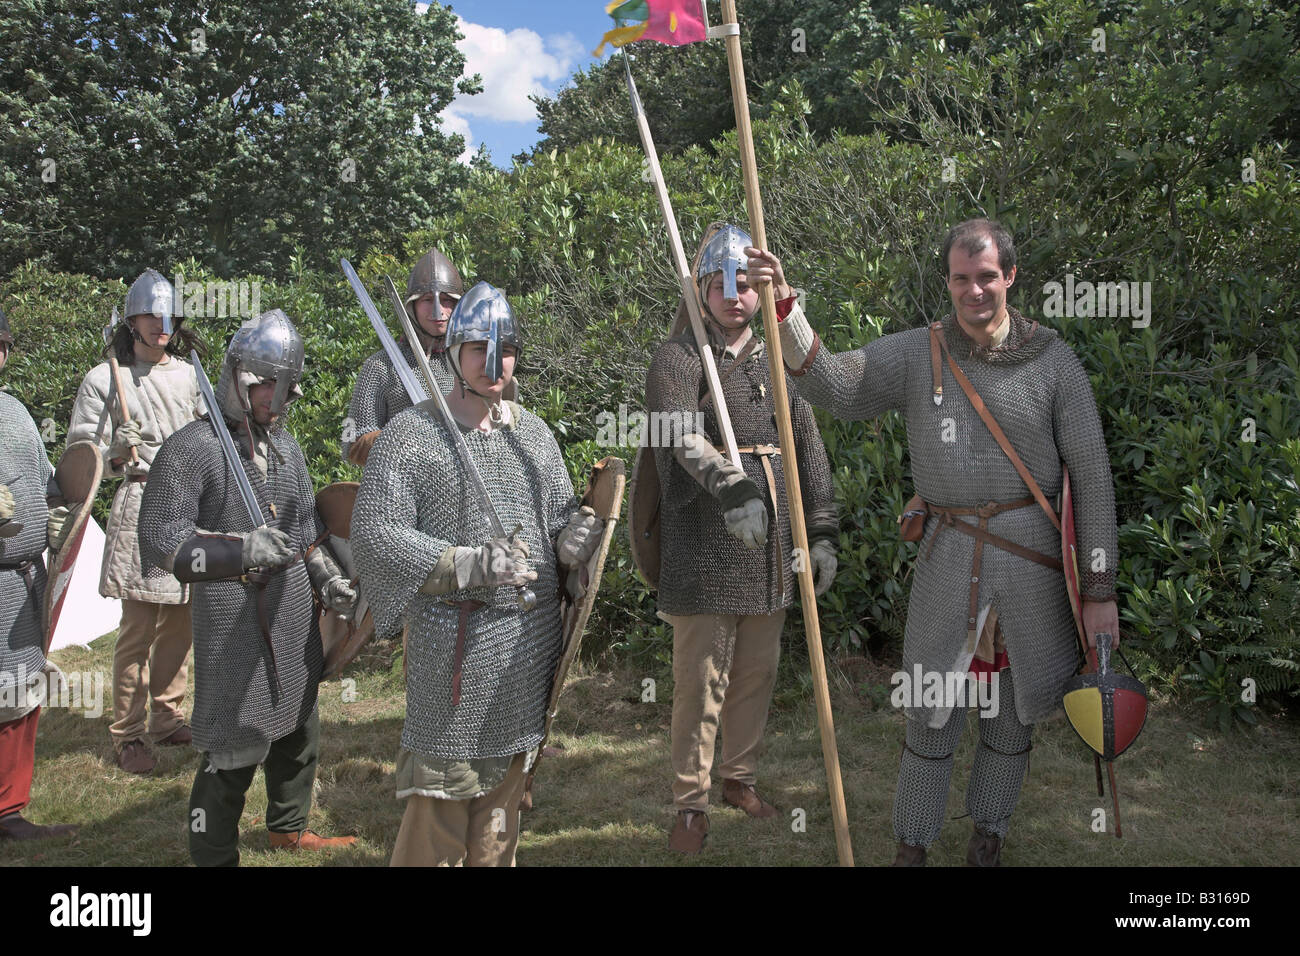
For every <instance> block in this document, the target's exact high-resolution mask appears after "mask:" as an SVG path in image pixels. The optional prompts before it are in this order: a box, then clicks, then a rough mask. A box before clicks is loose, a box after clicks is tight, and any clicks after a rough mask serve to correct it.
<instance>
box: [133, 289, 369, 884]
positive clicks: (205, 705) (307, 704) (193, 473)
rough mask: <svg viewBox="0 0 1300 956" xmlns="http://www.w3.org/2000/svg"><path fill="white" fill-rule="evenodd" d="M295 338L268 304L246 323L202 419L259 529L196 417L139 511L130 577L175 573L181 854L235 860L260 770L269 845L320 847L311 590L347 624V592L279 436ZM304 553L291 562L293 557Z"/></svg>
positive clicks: (292, 448)
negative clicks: (248, 496)
mask: <svg viewBox="0 0 1300 956" xmlns="http://www.w3.org/2000/svg"><path fill="white" fill-rule="evenodd" d="M302 367H303V341H302V336H301V335H299V333H298V331H297V329H295V328H294V326H293V324H292V323H291V322H290V321H289V318H288V317H287V316H286V315H285V314H284V313H283V312H282V311H280V310H279V309H275V310H273V311H270V312H265V313H263V314H262V315H259V316H257V317H256V318H254V319H250V320H249V321H247V322H245V323H244V324H243V325H242V326H241V327H240V328H239V330H238V331H237V332H236V333H235V335H234V337H233V338H232V339H231V341H230V345H229V347H228V348H227V350H226V356H225V361H224V363H223V364H222V368H221V377H220V379H219V380H218V382H217V385H216V389H215V393H216V401H217V404H218V405H219V408H217V409H209V410H208V415H209V416H212V415H215V416H216V419H215V424H216V425H217V426H218V427H221V428H225V429H227V430H228V431H229V433H230V436H231V438H232V439H233V441H234V446H235V449H236V454H237V455H238V456H239V466H240V467H241V468H242V470H243V472H244V474H245V475H246V476H247V478H248V481H249V484H250V485H251V486H252V489H253V494H254V496H255V498H256V499H257V503H258V506H259V507H260V509H261V512H262V514H263V515H264V516H266V517H267V519H268V523H267V524H266V525H264V526H261V527H258V528H253V527H252V522H251V519H250V516H249V513H248V510H247V508H246V506H245V504H244V501H243V498H242V497H241V495H240V492H239V487H238V485H237V483H236V480H235V477H234V473H233V472H231V470H230V468H229V466H228V463H227V461H226V459H225V457H224V456H223V453H222V450H221V446H220V444H219V442H218V439H217V435H216V433H215V431H214V427H213V426H214V422H213V420H211V419H205V420H201V421H195V422H191V423H190V424H188V425H186V426H185V427H184V428H181V429H179V430H177V431H176V432H174V433H173V434H172V435H171V436H170V437H169V438H168V439H167V440H166V441H165V442H163V445H162V448H161V449H159V451H158V454H157V455H156V456H155V457H154V461H153V466H152V468H151V469H150V474H149V482H148V484H147V485H146V486H145V493H144V501H143V503H142V504H141V506H140V532H139V534H140V551H141V554H142V556H143V559H144V568H145V579H146V580H151V579H153V578H156V577H158V576H162V575H163V574H165V573H169V572H170V573H172V574H174V575H175V576H176V577H177V578H178V579H179V580H180V581H182V582H184V583H186V584H191V585H193V586H192V588H191V592H192V600H193V604H194V610H193V624H194V627H193V632H194V672H195V673H194V677H195V680H194V690H195V694H194V696H195V700H194V716H193V718H192V725H193V732H194V745H195V746H196V747H197V748H198V749H199V750H200V751H201V752H202V758H201V759H200V761H199V771H198V773H197V774H196V775H195V778H194V788H193V791H192V793H191V795H190V817H189V844H190V856H191V858H192V859H193V860H194V862H195V864H197V865H199V866H233V865H236V864H238V862H239V848H238V843H239V816H240V813H241V812H242V811H243V808H244V795H245V793H246V792H247V790H248V787H249V786H250V785H251V783H252V781H253V775H254V774H255V773H256V772H257V766H258V764H264V765H265V773H266V794H267V811H266V825H267V829H268V830H269V831H270V844H271V846H272V848H291V849H309V850H317V849H325V848H328V847H334V846H347V845H351V844H352V843H354V842H355V838H354V837H336V838H334V839H326V838H323V837H320V836H318V835H316V834H315V833H313V832H312V831H311V830H308V829H307V815H308V812H309V810H310V809H311V796H312V784H313V782H314V780H315V778H316V763H317V757H318V753H319V744H320V722H319V717H318V715H317V709H316V689H317V685H318V684H319V682H320V679H321V667H322V663H323V654H322V649H321V639H320V633H319V630H318V627H317V617H316V609H315V605H314V602H313V597H312V589H313V588H316V589H317V590H318V591H319V593H320V596H321V600H322V602H323V603H324V604H326V605H328V606H330V607H332V608H334V609H335V610H337V611H338V612H339V613H340V614H341V615H344V616H345V617H346V616H349V615H350V614H351V613H352V611H353V610H354V608H355V606H356V599H357V596H356V593H355V591H354V590H353V589H352V588H351V586H350V585H349V584H348V582H347V580H346V579H345V578H344V577H343V575H342V573H341V572H340V570H339V567H338V564H337V563H336V561H335V560H334V559H333V558H332V557H331V556H330V554H329V552H328V551H326V550H325V549H324V548H323V547H320V546H319V544H320V542H321V541H322V539H323V537H324V535H325V529H324V526H323V523H322V522H321V520H320V518H319V516H318V515H317V513H316V506H315V498H314V496H313V494H312V485H311V478H310V476H309V475H308V473H307V463H306V461H304V459H303V455H302V450H301V449H300V448H299V447H298V443H297V442H296V441H295V440H294V438H293V436H292V435H291V434H289V432H288V431H287V430H286V429H285V428H284V425H283V420H284V415H285V413H286V411H287V409H288V406H289V403H290V402H291V401H293V399H294V398H295V397H297V396H298V395H300V394H301V392H300V391H299V389H298V380H299V378H300V376H301V374H302ZM300 558H303V559H304V560H299V559H300Z"/></svg>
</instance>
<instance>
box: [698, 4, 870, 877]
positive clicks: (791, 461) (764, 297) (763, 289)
mask: <svg viewBox="0 0 1300 956" xmlns="http://www.w3.org/2000/svg"><path fill="white" fill-rule="evenodd" d="M722 19H723V24H724V29H728V28H730V32H729V33H728V34H727V35H726V44H727V65H728V67H729V69H730V71H731V97H732V100H733V101H734V104H735V109H736V134H737V137H738V138H739V141H740V162H741V168H742V169H743V171H744V174H745V205H746V206H747V207H748V209H749V226H750V235H751V236H752V237H753V239H754V245H755V246H756V247H758V248H759V249H766V248H767V229H766V227H765V225H764V223H763V199H762V196H761V195H760V193H759V188H758V163H757V161H756V160H755V158H754V132H753V130H752V129H751V127H750V123H749V94H748V92H747V91H746V89H745V68H744V64H743V63H742V62H741V52H740V32H739V27H738V20H737V19H736V0H722ZM732 24H737V26H736V27H734V28H733V27H731V25H732ZM758 289H759V300H760V302H761V303H762V308H763V334H764V339H765V342H766V344H767V361H768V368H769V370H770V371H771V376H772V390H773V396H772V400H773V403H774V404H775V406H776V425H777V434H778V435H779V436H780V441H781V468H782V469H783V470H784V472H785V490H786V498H787V501H788V505H789V508H790V529H791V531H792V532H793V537H794V547H795V554H796V555H802V556H803V560H802V561H797V562H796V566H797V567H798V568H799V572H798V575H799V595H800V598H801V603H802V606H803V619H804V630H805V632H806V634H807V638H808V658H809V660H810V662H811V664H812V676H813V693H814V695H815V698H816V702H817V726H818V728H819V730H820V731H821V738H822V757H823V759H824V760H825V762H826V783H827V789H828V790H829V792H830V799H831V817H832V819H833V821H834V824H835V850H836V853H837V855H838V856H839V861H840V865H841V866H852V865H853V845H852V843H851V842H850V840H849V821H848V814H847V812H846V811H845V809H844V783H843V781H842V780H841V779H840V758H839V752H838V749H837V748H836V745H835V722H834V719H833V718H832V717H831V697H830V689H829V688H828V686H827V683H826V661H825V658H824V657H823V655H822V634H821V627H820V625H819V624H818V621H817V595H816V592H815V591H814V590H813V575H812V563H811V561H810V560H809V557H808V528H807V526H806V525H805V523H804V514H803V495H802V494H801V493H800V490H799V468H798V462H797V461H796V459H795V447H794V429H793V426H792V425H791V423H790V403H789V399H788V397H787V389H786V384H785V361H784V359H783V357H782V355H781V335H780V332H779V331H778V327H777V319H776V299H775V297H774V295H773V290H772V284H771V283H770V282H765V283H763V284H762V285H760V286H759V287H758Z"/></svg>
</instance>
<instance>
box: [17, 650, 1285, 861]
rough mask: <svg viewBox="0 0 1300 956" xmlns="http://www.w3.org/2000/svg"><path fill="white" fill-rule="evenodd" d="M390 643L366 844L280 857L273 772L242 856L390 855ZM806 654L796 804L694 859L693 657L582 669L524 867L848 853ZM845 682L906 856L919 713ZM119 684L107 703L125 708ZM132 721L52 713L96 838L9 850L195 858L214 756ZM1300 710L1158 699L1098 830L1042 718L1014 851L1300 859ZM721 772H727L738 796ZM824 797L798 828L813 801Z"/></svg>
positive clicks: (33, 855)
mask: <svg viewBox="0 0 1300 956" xmlns="http://www.w3.org/2000/svg"><path fill="white" fill-rule="evenodd" d="M112 647H113V636H112V635H110V636H108V637H105V638H102V639H100V640H99V641H97V642H95V644H94V645H92V646H91V647H90V648H89V649H84V648H71V649H68V650H64V651H59V652H56V653H55V654H54V655H53V656H54V659H55V660H56V661H57V662H58V664H59V666H60V667H62V668H63V669H64V670H65V671H66V670H77V671H87V670H102V671H104V673H105V683H106V684H107V677H108V673H109V671H110V670H111V662H112ZM392 659H393V651H392V648H391V647H389V646H377V647H374V648H372V649H370V651H368V653H367V655H365V656H363V658H362V660H361V661H360V662H359V663H358V665H354V667H353V670H352V671H351V672H350V674H349V676H350V677H351V678H352V679H354V680H355V682H356V686H355V700H352V701H350V702H346V703H345V702H344V697H345V688H344V685H343V684H341V683H340V682H339V681H332V682H330V683H328V684H325V685H323V686H322V687H321V695H320V701H321V718H322V731H321V740H322V747H321V763H320V772H319V774H318V777H317V783H316V804H315V807H314V809H313V811H312V818H311V825H312V827H313V828H314V829H316V830H318V831H319V832H322V833H326V834H330V835H338V834H345V833H350V834H356V835H357V836H358V837H359V838H360V840H359V842H358V845H357V847H356V848H354V849H351V850H344V851H337V852H334V853H332V854H328V855H325V854H276V855H272V854H271V853H270V852H269V851H268V850H267V849H266V831H265V827H264V825H263V822H262V815H263V813H264V810H265V790H264V786H263V782H262V778H261V775H260V774H259V775H258V777H257V779H256V782H255V783H254V785H253V787H252V788H251V789H250V791H249V795H248V804H247V808H246V810H245V813H244V819H243V823H242V827H241V830H242V840H241V853H242V856H243V860H242V862H243V863H244V864H245V865H249V866H272V865H276V866H314V865H336V866H349V865H367V866H381V865H386V864H387V862H388V857H389V854H390V852H391V850H392V844H393V840H394V838H395V837H396V835H397V828H398V823H399V821H400V819H401V813H402V806H401V805H400V804H399V803H398V802H397V800H396V799H394V797H393V767H394V757H395V755H396V751H397V742H398V738H399V735H400V733H401V721H402V710H403V695H402V677H401V665H400V661H399V662H398V663H397V664H396V665H392V664H391V662H392ZM793 666H794V665H792V664H788V665H787V666H786V668H785V670H784V672H783V676H782V682H781V684H780V686H779V688H778V693H777V695H776V700H775V703H774V706H773V712H772V716H771V718H770V720H769V722H768V747H767V754H766V755H765V757H764V759H763V763H762V769H761V772H760V780H759V789H760V791H761V792H762V793H763V794H764V795H765V796H766V797H768V798H769V799H770V800H772V801H773V802H774V803H776V804H777V806H778V807H780V808H781V810H782V811H783V814H782V816H781V817H778V818H777V819H775V820H768V821H751V820H749V819H748V818H746V817H745V816H744V815H743V814H742V813H741V812H740V811H739V810H734V809H732V808H729V807H727V808H719V809H717V810H715V811H714V812H712V813H711V814H710V822H711V825H712V832H711V833H710V836H709V840H708V843H707V844H706V847H705V851H704V853H703V854H701V855H700V856H699V857H697V858H693V859H683V858H681V857H679V856H677V855H675V854H671V853H670V852H669V851H668V849H667V846H666V843H667V832H668V829H669V827H670V826H671V824H672V820H673V817H672V810H671V806H670V800H671V794H670V782H671V776H670V770H669V757H668V754H669V739H668V738H669V734H668V726H669V718H670V714H671V707H672V686H671V674H670V673H669V672H668V671H667V669H666V668H664V666H663V665H662V664H661V663H657V662H656V663H652V664H649V665H647V666H645V667H638V666H637V665H636V664H635V663H632V664H627V663H623V664H618V665H615V666H614V667H613V668H612V669H597V668H595V667H592V666H587V667H586V668H585V669H584V670H583V671H582V672H580V673H575V674H574V675H573V676H572V677H571V679H570V684H569V688H568V691H567V693H566V696H565V698H564V701H563V703H562V705H561V712H560V716H559V718H558V719H557V720H556V728H555V729H556V732H555V735H554V738H553V741H554V742H555V743H556V744H557V745H560V746H562V747H563V748H564V751H563V753H562V754H561V755H560V756H558V757H555V758H547V759H546V760H545V761H544V762H543V764H542V768H541V771H540V773H539V775H538V778H537V783H536V788H535V799H536V807H535V809H533V810H532V811H530V812H528V813H526V814H525V815H524V834H523V837H522V839H521V841H520V847H519V855H518V860H519V863H520V865H523V866H566V865H598V866H603V865H621V866H635V865H641V864H650V865H665V866H673V865H687V866H695V865H728V864H729V865H752V864H763V865H813V866H821V865H829V864H833V863H834V862H835V842H834V837H833V833H832V828H831V819H830V808H829V803H828V800H827V797H826V788H825V772H824V769H823V766H822V759H821V747H820V743H819V739H818V735H817V726H816V717H815V714H814V711H813V705H812V700H811V697H810V695H808V694H806V693H804V692H802V691H801V690H800V689H799V688H800V683H801V682H800V681H799V680H797V674H796V673H795V672H794V670H793ZM831 670H832V674H833V682H832V683H833V686H832V696H833V702H834V711H835V719H836V730H837V734H838V739H839V752H840V762H841V768H842V772H843V778H844V788H845V794H846V800H847V803H848V814H849V823H850V827H851V830H852V836H853V848H854V853H855V855H856V860H857V863H858V864H859V865H880V864H883V863H887V862H889V861H890V860H891V859H892V858H893V851H894V838H893V834H892V828H891V825H890V813H891V807H892V804H893V795H894V785H895V775H896V772H897V768H898V754H899V746H900V742H901V740H902V735H903V718H902V717H901V716H900V715H899V714H898V713H897V712H894V711H893V710H891V709H890V708H888V706H886V707H884V708H883V709H882V708H878V707H877V706H876V705H875V704H873V702H872V701H873V695H872V694H871V693H870V689H871V688H872V687H873V686H874V687H876V688H877V691H876V694H875V698H876V699H878V698H879V690H878V688H879V685H881V684H887V683H888V674H889V671H888V669H886V668H883V667H877V666H874V665H871V664H868V663H867V662H865V661H861V660H859V661H852V662H843V663H842V664H840V665H837V664H832V667H831ZM645 677H653V678H654V679H655V680H656V681H657V688H656V689H657V694H656V697H657V700H656V702H654V703H643V702H642V700H641V697H642V680H643V678H645ZM107 698H108V691H107V687H106V699H105V707H106V708H108V707H109V706H110V705H109V701H108V699H107ZM110 720H111V718H110V716H109V715H107V714H105V715H103V716H101V717H99V718H96V719H89V718H86V717H84V716H82V714H81V713H79V712H77V711H75V710H74V711H69V710H66V709H63V710H47V711H44V712H43V713H42V717H41V726H40V734H39V739H38V741H37V748H36V752H37V764H36V778H35V783H34V787H33V794H32V804H31V807H30V808H29V810H28V816H29V818H30V819H32V820H34V821H35V822H38V823H51V822H79V823H81V824H82V825H83V826H82V829H81V832H80V833H79V834H78V835H77V836H75V837H67V838H62V839H58V840H50V841H44V842H41V843H35V844H0V864H3V865H10V866H12V865H27V864H36V865H59V866H86V865H90V866H96V865H125V866H177V865H186V864H188V863H189V855H188V852H187V850H186V843H185V822H186V807H187V803H188V799H189V790H190V784H191V782H192V780H193V775H194V772H195V770H196V768H197V763H198V755H197V753H196V752H195V751H194V750H193V749H191V748H162V749H160V750H159V751H158V757H159V765H158V768H157V769H156V770H155V771H154V773H153V774H152V775H151V776H149V777H135V776H132V775H130V774H127V773H125V772H123V771H121V770H118V769H117V766H116V764H115V762H114V760H113V755H112V747H111V745H110V743H109V739H108V724H109V722H110ZM1296 730H1297V728H1296V724H1295V722H1294V720H1288V719H1285V718H1265V719H1264V720H1263V721H1262V725H1261V726H1260V727H1259V728H1258V729H1257V730H1255V731H1253V732H1251V733H1249V734H1246V733H1242V732H1238V731H1233V732H1231V733H1229V734H1219V733H1218V732H1214V731H1211V730H1210V729H1208V728H1207V727H1206V726H1205V725H1204V724H1203V723H1202V722H1201V721H1200V720H1199V719H1198V714H1197V713H1196V712H1192V711H1187V710H1184V709H1180V708H1178V707H1176V706H1174V705H1172V704H1169V703H1167V702H1159V701H1158V702H1156V703H1154V704H1153V706H1152V709H1151V716H1150V718H1149V720H1148V723H1147V728H1146V730H1145V731H1144V732H1143V735H1142V737H1141V738H1140V739H1139V741H1138V743H1137V744H1136V745H1135V746H1134V748H1133V749H1132V750H1131V751H1130V752H1129V753H1128V754H1126V755H1125V756H1124V757H1123V758H1122V759H1121V760H1120V762H1119V764H1118V766H1117V772H1118V775H1119V781H1120V789H1121V793H1122V794H1123V802H1122V810H1123V813H1124V838H1123V839H1122V840H1117V839H1115V837H1114V834H1113V833H1111V832H1107V833H1095V832H1093V830H1092V829H1091V823H1092V819H1093V810H1094V808H1096V807H1104V808H1106V811H1107V816H1108V817H1109V813H1110V809H1109V808H1110V799H1109V796H1107V797H1106V799H1104V800H1101V799H1098V797H1097V796H1096V789H1095V786H1094V777H1093V769H1092V762H1091V760H1090V759H1089V758H1088V755H1087V753H1086V752H1085V750H1084V748H1083V745H1082V744H1081V743H1079V742H1078V740H1077V738H1076V737H1075V735H1074V732H1073V731H1072V730H1071V729H1070V727H1069V726H1068V725H1067V724H1066V723H1065V722H1064V720H1059V721H1057V722H1054V723H1052V724H1050V725H1047V726H1044V727H1042V728H1041V729H1040V731H1039V732H1038V733H1037V734H1036V737H1035V743H1034V751H1033V757H1032V764H1031V769H1030V774H1029V777H1028V779H1027V781H1026V783H1025V788H1024V793H1023V795H1022V799H1021V801H1020V807H1019V810H1018V811H1017V815H1016V820H1015V823H1014V824H1013V827H1012V831H1011V836H1010V838H1009V840H1008V843H1007V846H1006V848H1005V849H1004V851H1003V860H1004V863H1006V864H1008V865H1023V866H1042V865H1085V866H1112V865H1193V866H1195V865H1262V864H1295V863H1298V862H1300V734H1297V732H1296ZM974 741H975V728H974V727H970V728H968V731H967V733H966V735H965V737H964V738H963V741H962V746H961V748H960V749H959V750H958V753H957V764H956V770H955V771H954V775H953V776H954V780H953V789H954V792H953V793H952V795H951V796H950V799H949V807H948V810H949V815H950V816H956V815H960V814H962V813H964V812H965V806H964V797H963V794H964V788H965V784H966V780H967V777H968V775H969V771H970V763H971V759H972V756H973V753H974ZM720 790H721V784H720V782H719V781H716V780H715V790H714V793H715V795H718V796H719V799H720ZM796 809H803V810H804V811H806V821H807V825H806V830H805V831H804V832H795V830H794V828H793V827H792V825H791V822H792V817H791V812H792V811H794V810H796ZM969 833H970V823H969V821H968V820H965V819H963V820H951V821H950V822H949V823H948V824H947V825H946V826H945V829H944V832H943V836H942V838H941V839H940V841H939V843H938V844H937V845H936V846H935V847H933V848H932V850H931V855H930V859H931V862H932V864H935V865H947V866H954V865H959V864H963V863H964V861H965V850H966V840H967V838H968V836H969Z"/></svg>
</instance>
